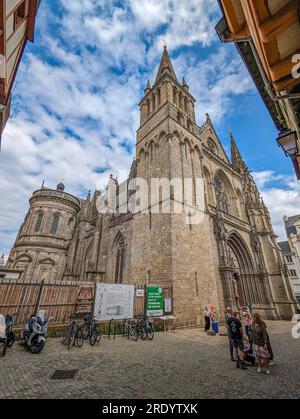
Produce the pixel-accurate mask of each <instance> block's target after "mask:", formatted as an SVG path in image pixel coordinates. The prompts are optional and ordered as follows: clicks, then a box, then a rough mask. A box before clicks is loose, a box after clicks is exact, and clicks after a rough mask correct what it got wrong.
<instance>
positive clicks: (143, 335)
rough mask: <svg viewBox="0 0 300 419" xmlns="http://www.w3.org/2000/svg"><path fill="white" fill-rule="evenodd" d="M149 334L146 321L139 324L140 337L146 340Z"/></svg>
mask: <svg viewBox="0 0 300 419" xmlns="http://www.w3.org/2000/svg"><path fill="white" fill-rule="evenodd" d="M147 336H148V333H147V326H146V324H144V323H141V324H140V325H139V326H138V337H139V338H141V339H142V340H146V339H147Z"/></svg>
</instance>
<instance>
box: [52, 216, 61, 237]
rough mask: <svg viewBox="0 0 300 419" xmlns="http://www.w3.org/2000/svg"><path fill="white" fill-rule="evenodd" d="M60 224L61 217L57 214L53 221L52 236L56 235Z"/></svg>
mask: <svg viewBox="0 0 300 419" xmlns="http://www.w3.org/2000/svg"><path fill="white" fill-rule="evenodd" d="M58 223H59V215H58V214H55V215H54V217H53V220H52V225H51V230H50V234H56V233H57V229H58Z"/></svg>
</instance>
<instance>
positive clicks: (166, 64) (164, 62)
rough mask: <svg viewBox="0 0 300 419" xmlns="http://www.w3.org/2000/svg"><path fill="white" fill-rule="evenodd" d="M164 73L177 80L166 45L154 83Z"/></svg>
mask: <svg viewBox="0 0 300 419" xmlns="http://www.w3.org/2000/svg"><path fill="white" fill-rule="evenodd" d="M164 74H168V75H169V76H170V77H172V78H173V79H175V80H176V81H178V80H177V77H176V74H175V71H174V68H173V65H172V62H171V58H170V56H169V53H168V49H167V47H166V46H165V47H164V52H163V55H162V58H161V61H160V65H159V69H158V73H157V76H156V80H155V83H157V82H158V80H159V79H160V78H161V77H162V76H163V75H164Z"/></svg>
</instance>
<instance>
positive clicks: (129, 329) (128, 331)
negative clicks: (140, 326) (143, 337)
mask: <svg viewBox="0 0 300 419" xmlns="http://www.w3.org/2000/svg"><path fill="white" fill-rule="evenodd" d="M121 333H122V335H123V337H124V336H127V337H128V339H132V340H134V341H135V342H136V341H137V340H138V337H139V336H138V331H137V324H136V323H135V322H134V321H130V320H129V319H124V321H123V324H122V326H121Z"/></svg>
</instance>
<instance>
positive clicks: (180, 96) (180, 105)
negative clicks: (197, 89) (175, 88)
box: [179, 93, 183, 109]
mask: <svg viewBox="0 0 300 419" xmlns="http://www.w3.org/2000/svg"><path fill="white" fill-rule="evenodd" d="M182 100H183V98H182V94H181V93H180V94H179V107H180V108H181V109H183V105H182Z"/></svg>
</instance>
